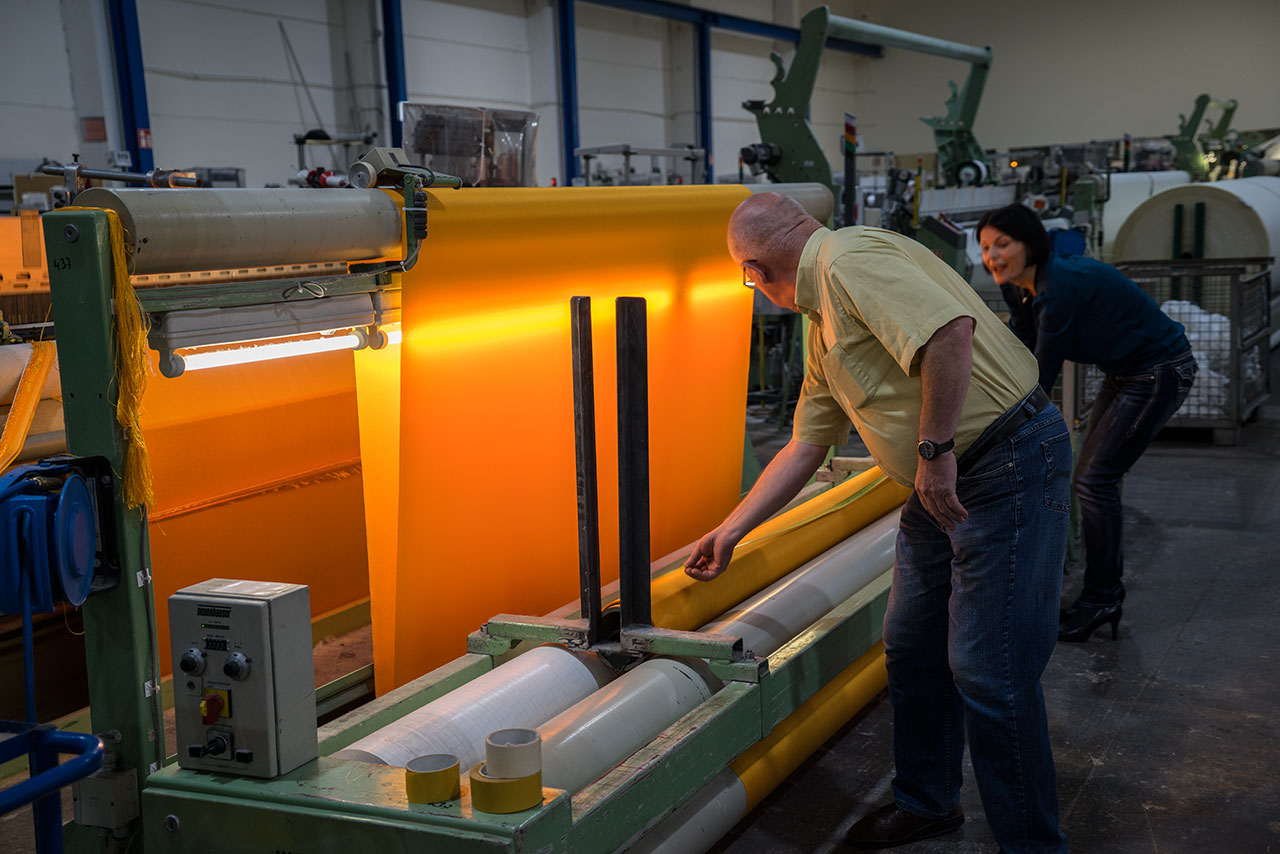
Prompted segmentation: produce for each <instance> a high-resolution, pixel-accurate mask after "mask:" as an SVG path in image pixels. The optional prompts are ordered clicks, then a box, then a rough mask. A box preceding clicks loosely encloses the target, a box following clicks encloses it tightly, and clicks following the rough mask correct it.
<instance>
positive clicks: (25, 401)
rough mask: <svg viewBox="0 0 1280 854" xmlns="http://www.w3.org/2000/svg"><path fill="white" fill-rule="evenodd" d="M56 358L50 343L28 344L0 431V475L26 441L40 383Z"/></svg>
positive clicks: (40, 387)
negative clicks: (19, 376) (25, 359)
mask: <svg viewBox="0 0 1280 854" xmlns="http://www.w3.org/2000/svg"><path fill="white" fill-rule="evenodd" d="M57 356H58V352H57V350H56V349H55V347H54V344H53V342H52V341H37V342H35V343H33V344H32V345H31V355H30V356H29V357H28V358H27V366H26V367H25V368H23V370H22V378H21V379H19V380H18V389H17V391H15V392H14V395H13V404H12V405H11V406H10V407H9V414H8V415H7V416H6V417H5V420H4V424H3V425H2V426H3V428H4V430H3V432H0V472H3V471H4V470H5V469H7V468H8V467H9V464H10V463H11V462H13V461H14V459H15V458H17V456H18V452H19V451H21V450H22V445H23V443H24V442H26V441H27V434H28V432H29V431H30V430H31V419H32V418H33V417H34V416H35V414H36V406H37V405H38V404H39V403H40V395H41V393H42V391H43V390H44V381H45V379H46V378H47V377H48V376H49V370H50V368H52V367H53V363H54V361H55V360H56V359H57Z"/></svg>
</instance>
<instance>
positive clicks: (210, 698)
mask: <svg viewBox="0 0 1280 854" xmlns="http://www.w3.org/2000/svg"><path fill="white" fill-rule="evenodd" d="M226 702H227V701H226V699H225V698H224V697H223V696H222V695H221V694H218V693H213V694H207V695H205V697H204V698H203V699H202V700H201V701H200V722H201V723H203V724H204V725H205V726H212V725H213V724H216V723H217V722H218V717H219V716H220V715H221V714H222V708H223V706H225V705H226Z"/></svg>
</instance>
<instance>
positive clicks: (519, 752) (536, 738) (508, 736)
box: [484, 728, 542, 780]
mask: <svg viewBox="0 0 1280 854" xmlns="http://www.w3.org/2000/svg"><path fill="white" fill-rule="evenodd" d="M541 770H542V736H541V735H539V734H538V731H537V730H536V729H519V728H512V729H500V730H497V731H496V732H491V733H489V735H488V737H487V738H485V740H484V772H485V774H487V775H488V776H490V777H499V778H502V779H508V780H510V779H516V778H519V777H529V776H532V775H533V774H537V773H538V772H539V771H541Z"/></svg>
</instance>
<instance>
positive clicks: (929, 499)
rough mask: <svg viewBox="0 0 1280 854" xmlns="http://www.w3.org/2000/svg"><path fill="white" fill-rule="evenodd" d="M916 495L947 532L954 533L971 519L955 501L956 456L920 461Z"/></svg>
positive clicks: (947, 454)
mask: <svg viewBox="0 0 1280 854" xmlns="http://www.w3.org/2000/svg"><path fill="white" fill-rule="evenodd" d="M916 494H917V495H919V496H920V503H921V504H923V505H924V509H926V510H928V511H929V514H930V515H931V516H933V518H934V519H936V520H938V524H939V525H941V526H942V529H943V530H944V531H951V530H954V529H955V527H956V525H959V524H960V523H961V522H963V521H964V520H965V519H968V518H969V511H968V510H965V509H964V506H963V505H961V504H960V499H959V498H957V497H956V455H955V454H954V453H952V452H950V451H948V452H947V453H945V454H943V455H942V456H940V457H938V458H937V459H933V460H921V461H920V464H919V465H918V466H916Z"/></svg>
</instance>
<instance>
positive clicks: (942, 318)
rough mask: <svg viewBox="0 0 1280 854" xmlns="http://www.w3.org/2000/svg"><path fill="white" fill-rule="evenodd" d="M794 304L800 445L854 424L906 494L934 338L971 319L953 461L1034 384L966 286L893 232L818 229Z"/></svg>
mask: <svg viewBox="0 0 1280 854" xmlns="http://www.w3.org/2000/svg"><path fill="white" fill-rule="evenodd" d="M796 306H797V307H798V308H799V309H800V310H801V311H802V312H804V313H805V314H806V315H808V317H809V319H810V320H811V321H813V323H812V325H811V326H810V327H809V339H808V340H809V356H808V361H807V363H806V366H805V379H804V385H803V387H802V388H801V391H800V402H799V404H798V405H797V406H796V416H795V428H794V430H793V433H792V435H793V437H794V438H795V439H796V440H797V441H800V442H808V443H810V444H814V445H841V444H844V443H845V442H846V441H847V440H848V436H849V424H850V421H852V423H853V425H854V426H856V427H857V430H858V435H859V436H860V437H861V438H862V441H863V442H865V443H866V446H867V450H869V451H870V452H871V455H872V456H873V457H875V459H876V462H878V463H879V464H880V467H881V469H883V470H884V472H885V474H887V475H889V476H890V477H891V478H893V479H894V480H896V481H898V482H900V483H903V484H906V485H908V486H910V485H911V484H912V483H914V482H915V476H916V464H917V462H919V459H920V457H919V455H918V453H917V451H916V444H917V443H918V442H919V440H920V403H921V391H920V360H919V358H918V354H919V351H920V348H921V347H923V346H924V345H925V344H926V343H928V341H929V339H930V338H931V337H933V334H934V333H935V332H937V331H938V329H940V328H941V327H943V326H945V325H946V324H947V323H949V322H951V321H952V320H955V319H956V318H957V317H971V318H973V320H974V322H975V326H974V333H973V373H972V376H971V378H970V381H969V391H968V393H967V394H966V395H965V399H964V408H963V410H962V411H961V414H960V422H959V424H958V425H957V428H956V449H955V450H956V455H957V456H959V455H960V454H962V453H964V451H965V449H966V448H968V447H969V445H971V444H972V443H973V441H974V440H975V439H977V438H978V436H979V435H980V434H981V433H982V431H983V430H985V429H986V428H987V427H988V426H989V425H990V424H991V422H992V421H994V420H995V419H996V417H997V416H999V415H1000V414H1002V413H1003V412H1005V411H1006V410H1008V409H1009V408H1010V407H1012V406H1013V405H1014V404H1015V403H1017V402H1018V401H1019V400H1021V399H1022V398H1023V397H1024V396H1026V394H1027V393H1028V392H1029V391H1031V390H1032V389H1033V388H1034V387H1035V385H1036V382H1037V371H1036V360H1035V357H1034V356H1033V355H1032V354H1031V353H1030V351H1028V350H1027V348H1026V347H1024V346H1023V345H1022V343H1021V342H1020V341H1018V339H1017V338H1015V337H1014V335H1013V333H1012V332H1010V331H1009V330H1008V329H1007V328H1006V327H1005V325H1004V324H1003V323H1001V322H1000V320H999V319H998V318H997V317H996V316H995V315H994V314H992V313H991V311H990V310H989V309H987V307H986V305H985V304H984V303H983V302H982V300H981V299H980V298H979V297H978V295H977V293H975V292H974V290H973V288H972V287H971V286H970V285H969V283H968V282H966V281H965V280H964V279H962V278H961V277H960V276H959V275H957V274H956V272H955V271H954V270H952V269H951V268H950V267H948V266H947V265H946V264H944V263H943V262H942V260H941V259H940V258H938V257H937V256H936V255H934V254H933V253H932V252H930V251H929V250H928V249H926V248H924V247H923V246H921V245H920V244H919V243H917V242H915V241H914V240H911V239H910V238H907V237H904V236H902V235H901V234H897V233H895V232H892V231H884V230H883V229H879V228H864V227H861V226H857V227H853V228H842V229H840V230H839V231H834V232H833V231H831V230H830V229H826V228H821V229H818V231H816V232H815V233H814V234H813V236H812V237H810V238H809V242H808V243H807V244H805V248H804V253H803V254H802V255H801V258H800V267H799V269H798V270H797V274H796ZM929 438H934V439H938V440H942V439H946V438H947V437H946V436H933V437H929Z"/></svg>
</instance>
